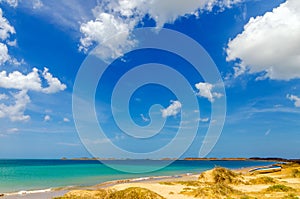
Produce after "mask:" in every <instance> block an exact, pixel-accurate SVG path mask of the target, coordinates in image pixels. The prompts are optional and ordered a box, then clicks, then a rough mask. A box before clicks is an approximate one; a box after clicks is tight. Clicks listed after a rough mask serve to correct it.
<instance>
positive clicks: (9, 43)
mask: <svg viewBox="0 0 300 199" xmlns="http://www.w3.org/2000/svg"><path fill="white" fill-rule="evenodd" d="M7 45H9V46H14V47H15V46H17V40H16V39H15V40H13V41H7Z"/></svg>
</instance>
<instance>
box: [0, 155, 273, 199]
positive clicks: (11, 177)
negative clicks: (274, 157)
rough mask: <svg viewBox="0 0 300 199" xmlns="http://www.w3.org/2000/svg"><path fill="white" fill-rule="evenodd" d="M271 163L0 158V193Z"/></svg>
mask: <svg viewBox="0 0 300 199" xmlns="http://www.w3.org/2000/svg"><path fill="white" fill-rule="evenodd" d="M109 163H111V164H119V165H122V166H124V167H136V168H137V169H140V168H145V167H153V166H157V165H159V164H162V163H163V161H161V160H159V161H158V160H157V161H154V160H113V161H109ZM269 164H272V163H270V162H258V161H183V160H178V161H175V162H173V163H172V164H170V165H169V166H167V167H165V168H164V169H161V170H159V171H156V172H151V173H145V174H130V173H124V172H120V171H116V170H114V169H111V168H109V167H107V166H105V165H104V164H102V163H101V162H99V161H96V160H95V161H92V160H91V161H90V160H88V161H79V160H0V193H7V192H17V191H21V190H39V189H47V188H54V187H63V186H88V185H94V184H98V183H102V182H105V181H110V180H117V179H127V178H139V177H147V176H160V175H163V176H165V175H168V176H172V175H177V174H184V173H199V172H202V171H205V170H208V169H211V168H214V167H215V166H222V167H226V168H230V169H236V168H242V167H250V166H262V165H269Z"/></svg>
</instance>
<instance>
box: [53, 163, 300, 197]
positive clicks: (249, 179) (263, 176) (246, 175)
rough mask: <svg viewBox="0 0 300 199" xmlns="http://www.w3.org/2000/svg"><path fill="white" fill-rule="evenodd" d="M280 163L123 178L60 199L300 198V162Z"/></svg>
mask: <svg viewBox="0 0 300 199" xmlns="http://www.w3.org/2000/svg"><path fill="white" fill-rule="evenodd" d="M280 167H282V169H281V170H280V171H276V172H272V171H270V172H266V173H260V172H249V170H250V168H244V169H240V170H228V169H225V168H221V167H217V168H215V169H212V170H209V171H205V172H203V173H201V174H193V175H182V176H180V177H173V178H160V179H155V178H154V179H148V180H144V181H135V182H134V181H124V182H120V183H116V184H114V185H111V186H107V187H106V188H103V187H101V185H98V186H94V187H89V188H88V189H85V190H73V191H70V192H69V193H67V194H65V195H64V196H63V197H60V198H58V199H71V198H73V197H74V198H85V197H88V198H101V197H97V194H98V193H99V192H101V191H103V190H105V191H107V192H108V193H109V192H110V191H111V192H113V193H110V194H111V195H110V197H109V198H118V197H114V196H117V195H118V194H117V193H118V192H120V193H122V194H123V195H124V198H134V197H132V196H133V195H136V194H143V193H144V194H148V195H149V194H150V192H151V193H153V194H157V195H153V198H166V199H192V198H291V199H293V198H294V199H295V198H299V197H300V165H299V164H293V163H289V164H281V165H280ZM135 189H136V190H135ZM147 191H150V192H149V193H148V192H147ZM126 194H127V195H126ZM103 198H105V197H103ZM140 198H143V196H142V197H140ZM145 198H146V197H145Z"/></svg>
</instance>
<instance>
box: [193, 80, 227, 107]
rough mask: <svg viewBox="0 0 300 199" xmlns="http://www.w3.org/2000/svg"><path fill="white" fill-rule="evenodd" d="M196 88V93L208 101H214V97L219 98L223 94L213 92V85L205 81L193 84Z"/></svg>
mask: <svg viewBox="0 0 300 199" xmlns="http://www.w3.org/2000/svg"><path fill="white" fill-rule="evenodd" d="M195 87H196V88H197V89H198V93H197V95H199V96H201V97H204V98H207V99H208V100H209V101H210V102H214V101H215V99H216V98H220V97H222V96H223V95H222V94H221V93H217V92H213V88H214V87H215V86H214V85H212V84H210V83H205V82H199V83H198V84H195Z"/></svg>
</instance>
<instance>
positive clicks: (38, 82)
mask: <svg viewBox="0 0 300 199" xmlns="http://www.w3.org/2000/svg"><path fill="white" fill-rule="evenodd" d="M42 78H43V79H44V80H45V81H46V82H47V86H46V87H43V85H42ZM0 88H4V89H8V90H9V89H13V90H19V92H17V93H12V94H11V95H12V97H13V99H12V101H13V103H11V102H9V103H8V104H9V105H7V104H5V103H1V104H0V118H4V117H7V118H9V119H10V120H12V121H27V120H29V119H30V116H29V115H24V112H25V110H26V106H27V104H28V103H29V102H30V98H29V96H28V94H27V92H28V91H35V92H42V93H46V94H51V93H56V92H59V91H63V90H65V89H66V85H65V84H63V83H61V82H60V81H59V80H58V79H57V78H56V77H53V75H52V74H51V73H49V70H48V69H47V68H45V69H44V71H43V72H41V71H39V70H38V69H36V68H33V69H32V71H31V72H30V73H28V74H23V73H21V72H19V71H13V72H11V73H7V72H6V71H1V72H0ZM0 97H1V100H2V101H3V100H6V101H11V99H9V97H8V96H7V95H5V94H1V95H0Z"/></svg>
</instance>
